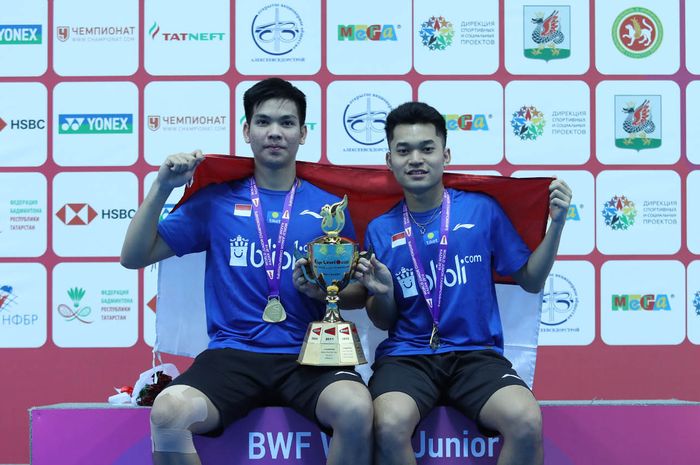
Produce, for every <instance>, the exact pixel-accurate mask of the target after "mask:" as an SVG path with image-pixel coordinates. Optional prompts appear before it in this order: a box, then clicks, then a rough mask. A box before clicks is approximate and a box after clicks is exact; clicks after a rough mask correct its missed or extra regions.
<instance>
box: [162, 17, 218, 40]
mask: <svg viewBox="0 0 700 465" xmlns="http://www.w3.org/2000/svg"><path fill="white" fill-rule="evenodd" d="M148 34H149V35H150V36H151V40H156V39H162V40H164V41H165V42H215V41H222V40H224V36H225V35H226V33H225V32H160V26H159V25H158V22H156V21H153V24H152V25H151V27H150V28H149V29H148Z"/></svg>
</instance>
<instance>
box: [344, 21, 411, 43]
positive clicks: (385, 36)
mask: <svg viewBox="0 0 700 465" xmlns="http://www.w3.org/2000/svg"><path fill="white" fill-rule="evenodd" d="M400 27H401V26H394V25H393V24H372V25H369V26H368V25H366V24H349V25H342V24H339V25H338V40H340V41H341V42H342V41H345V40H349V41H355V40H357V41H365V40H371V41H377V42H378V41H385V40H393V41H396V40H397V37H396V30H397V29H399V28H400Z"/></svg>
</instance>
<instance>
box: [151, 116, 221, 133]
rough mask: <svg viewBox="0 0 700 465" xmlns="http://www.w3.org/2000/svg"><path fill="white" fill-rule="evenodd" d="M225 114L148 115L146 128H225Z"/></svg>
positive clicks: (165, 129) (215, 129)
mask: <svg viewBox="0 0 700 465" xmlns="http://www.w3.org/2000/svg"><path fill="white" fill-rule="evenodd" d="M227 119H228V116H226V115H166V116H164V115H148V117H147V122H148V129H150V130H151V131H158V130H159V129H162V130H163V131H192V130H202V131H208V130H214V131H223V130H225V129H226V120H227Z"/></svg>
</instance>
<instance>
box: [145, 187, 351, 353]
mask: <svg viewBox="0 0 700 465" xmlns="http://www.w3.org/2000/svg"><path fill="white" fill-rule="evenodd" d="M259 192H260V203H261V205H262V210H263V215H262V216H263V221H264V222H265V227H266V231H267V237H268V243H270V249H271V250H272V253H273V257H276V255H277V252H278V251H277V250H276V242H277V237H278V234H279V229H280V223H281V215H282V210H283V208H284V198H285V195H286V194H287V192H286V191H272V190H268V189H260V188H259ZM339 200H340V199H339V198H338V197H336V196H334V195H332V194H329V193H328V192H325V191H323V190H321V189H319V188H318V187H316V186H314V185H313V184H310V183H308V182H306V181H301V182H300V185H299V187H298V188H297V191H296V196H295V199H294V205H293V206H292V211H291V218H290V221H289V229H288V233H287V239H286V242H285V246H284V259H283V262H282V276H281V279H280V301H281V302H282V304H283V305H284V308H285V310H286V312H287V319H286V320H284V321H283V322H280V323H267V322H265V321H263V319H262V315H263V310H264V308H265V305H266V304H267V301H268V282H267V277H266V273H265V266H264V261H263V254H262V251H261V249H260V239H259V237H258V232H257V228H256V225H255V217H254V215H253V211H252V204H251V200H250V187H249V180H248V179H245V180H242V181H236V182H231V183H223V184H215V185H211V186H207V187H205V188H203V189H202V190H200V191H198V192H196V193H195V194H194V195H193V196H192V197H191V198H190V199H188V200H187V202H185V203H184V204H182V205H181V206H180V207H179V208H178V209H177V210H175V211H174V212H173V213H171V214H170V215H168V216H167V217H166V218H165V219H164V220H163V221H161V223H160V224H159V225H158V233H159V234H160V235H161V237H162V238H163V239H164V240H165V242H167V243H168V245H169V246H170V248H171V249H172V250H173V251H174V252H175V254H176V255H178V256H182V255H185V254H188V253H192V252H201V251H206V252H207V258H206V270H205V280H204V297H205V305H206V315H207V331H208V333H209V338H210V342H209V348H210V349H216V348H224V347H230V348H234V349H241V350H248V351H253V352H268V353H298V352H299V350H300V349H301V344H302V343H303V341H304V335H305V333H306V329H307V326H308V324H309V322H311V321H314V320H320V319H321V318H322V317H323V314H324V310H325V304H324V303H323V302H321V301H318V300H314V299H310V298H308V297H306V296H305V295H304V294H302V293H300V292H298V291H297V290H296V288H294V285H293V283H292V272H293V268H294V261H295V260H294V250H295V249H296V250H298V251H299V252H301V253H303V254H306V252H307V247H306V245H307V244H308V243H309V242H311V241H313V240H314V239H316V238H318V237H319V236H322V235H323V231H322V230H321V216H320V214H319V212H320V211H321V208H322V207H323V206H324V205H326V204H333V203H336V202H338V201H339ZM345 214H346V216H345V220H346V222H345V228H344V229H343V231H342V232H341V236H343V237H347V238H349V239H353V240H355V232H354V229H353V226H352V222H351V220H350V217H349V215H348V212H347V210H346V212H345ZM192 311H193V312H197V311H203V309H198V308H193V309H192Z"/></svg>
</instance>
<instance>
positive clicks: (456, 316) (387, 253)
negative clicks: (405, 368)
mask: <svg viewBox="0 0 700 465" xmlns="http://www.w3.org/2000/svg"><path fill="white" fill-rule="evenodd" d="M448 192H449V195H450V197H451V199H452V210H451V214H450V225H449V236H448V248H447V263H446V271H445V278H444V287H443V296H442V308H441V310H440V319H439V332H440V339H441V346H440V347H439V348H438V349H437V352H435V351H433V350H432V349H431V348H430V345H429V341H430V334H431V330H432V325H433V320H432V315H431V313H430V310H429V309H428V305H427V303H426V302H425V298H424V297H423V294H422V293H421V291H420V288H419V287H418V285H417V284H418V279H417V277H416V274H415V270H414V269H413V268H414V267H413V261H412V260H411V255H410V253H409V250H408V246H407V245H406V237H405V235H404V233H403V230H404V228H403V215H402V208H403V202H399V204H397V205H396V206H394V207H393V208H392V209H391V210H389V211H388V212H387V213H385V214H383V215H381V216H379V217H378V218H376V219H374V220H373V221H372V222H370V224H369V226H368V227H367V233H366V237H365V247H366V248H367V247H369V246H371V247H373V249H374V252H375V254H376V255H377V258H378V259H379V261H381V262H382V263H384V264H385V265H386V266H387V267H388V268H389V270H390V271H391V274H392V275H393V281H394V299H395V301H396V306H397V308H398V310H399V317H398V321H397V322H396V324H395V325H394V326H393V328H390V329H389V335H388V338H387V339H386V340H384V341H383V342H382V343H381V344H380V345H379V347H377V353H376V358H379V357H381V356H383V355H414V354H432V353H442V352H450V351H457V350H459V351H461V350H477V349H493V350H495V351H497V352H499V353H501V354H502V353H503V329H502V327H501V319H500V315H499V312H498V304H497V302H496V289H495V286H494V282H493V275H492V267H493V268H494V269H495V270H496V271H498V273H499V274H501V275H510V274H512V273H514V272H515V271H517V270H519V269H520V268H521V267H522V266H523V265H524V264H525V263H527V260H528V258H529V256H530V250H529V249H528V247H527V245H525V243H524V242H523V241H522V239H521V238H520V236H519V235H518V233H517V231H516V230H515V228H514V227H513V225H512V224H511V222H510V220H509V219H508V217H507V216H506V215H505V213H504V212H503V210H502V209H501V207H500V206H499V205H498V203H497V202H496V201H495V200H493V199H492V198H491V197H488V196H487V195H484V194H479V193H474V192H463V191H457V190H452V189H448ZM431 213H432V212H427V213H423V214H413V216H414V218H415V219H416V220H417V221H418V222H424V221H427V220H429V219H430V216H431ZM412 230H413V232H414V237H415V239H416V245H417V249H418V254H419V257H420V260H421V262H422V264H423V268H424V270H425V273H426V275H427V280H428V284H429V286H430V289H431V291H432V289H433V287H434V283H435V276H436V275H437V255H438V241H439V236H440V215H439V214H438V215H437V216H436V217H435V219H434V220H433V221H431V223H430V224H429V225H428V226H427V228H426V231H425V234H423V235H421V232H420V231H419V229H418V228H417V227H416V226H415V225H413V227H412Z"/></svg>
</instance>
